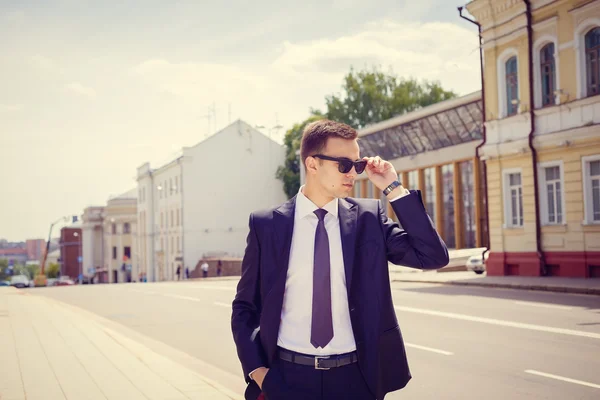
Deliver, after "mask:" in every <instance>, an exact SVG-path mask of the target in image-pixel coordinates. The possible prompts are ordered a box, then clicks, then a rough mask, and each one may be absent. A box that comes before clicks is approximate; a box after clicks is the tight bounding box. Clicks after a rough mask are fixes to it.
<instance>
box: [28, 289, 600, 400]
mask: <svg viewBox="0 0 600 400" xmlns="http://www.w3.org/2000/svg"><path fill="white" fill-rule="evenodd" d="M236 284H237V281H236V280H206V281H192V282H169V283H157V284H140V283H133V284H120V285H89V286H88V285H84V286H72V287H52V288H36V289H27V290H30V291H31V292H30V293H31V294H36V295H43V296H48V297H52V298H54V299H57V300H60V301H62V302H65V303H68V304H70V305H74V306H77V307H81V308H83V309H85V310H88V311H90V312H91V313H93V314H94V315H95V318H97V319H98V321H99V322H101V323H103V324H105V325H106V326H108V327H110V328H111V329H118V330H120V331H121V332H122V333H126V334H128V335H129V336H130V337H132V338H135V339H136V340H138V341H140V342H142V343H144V344H146V345H148V346H149V347H150V348H152V349H153V350H154V351H156V352H159V353H161V354H163V355H167V356H169V357H171V358H173V359H174V360H176V361H178V362H180V363H182V364H184V365H186V366H188V367H189V368H192V369H194V370H195V371H197V372H198V373H201V374H203V375H205V376H207V377H209V378H211V379H214V380H217V381H219V382H220V383H222V384H224V385H226V386H227V387H229V388H231V389H232V390H236V391H238V392H239V393H242V392H243V389H244V387H245V384H244V382H243V378H242V374H241V368H240V365H239V361H238V359H237V356H236V352H235V347H234V343H233V339H232V336H231V330H230V317H231V301H232V299H233V296H234V293H235V285H236ZM392 287H393V289H394V290H393V293H394V304H395V306H396V310H397V315H398V319H399V321H400V326H401V329H402V332H403V335H404V338H405V341H406V343H407V346H408V348H407V352H408V357H409V363H410V366H411V370H412V374H413V379H412V380H411V382H410V383H409V384H408V386H407V387H406V388H405V389H404V390H402V391H400V392H395V393H393V394H390V395H389V396H387V397H386V399H391V400H396V399H503V400H504V399H561V400H563V399H599V398H600V297H597V296H583V295H569V294H561V293H540V292H527V291H516V290H508V289H506V290H505V289H485V288H470V287H453V286H441V285H431V284H415V283H394V284H393V286H392Z"/></svg>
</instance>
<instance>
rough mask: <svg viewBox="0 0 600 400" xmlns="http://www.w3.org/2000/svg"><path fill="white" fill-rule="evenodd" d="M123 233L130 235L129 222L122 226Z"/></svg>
mask: <svg viewBox="0 0 600 400" xmlns="http://www.w3.org/2000/svg"><path fill="white" fill-rule="evenodd" d="M123 233H131V224H129V222H125V223H124V224H123Z"/></svg>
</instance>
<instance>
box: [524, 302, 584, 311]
mask: <svg viewBox="0 0 600 400" xmlns="http://www.w3.org/2000/svg"><path fill="white" fill-rule="evenodd" d="M514 303H515V304H519V305H521V306H531V307H542V308H556V309H558V310H572V309H573V307H567V306H559V305H556V304H546V303H536V302H533V301H515V302H514Z"/></svg>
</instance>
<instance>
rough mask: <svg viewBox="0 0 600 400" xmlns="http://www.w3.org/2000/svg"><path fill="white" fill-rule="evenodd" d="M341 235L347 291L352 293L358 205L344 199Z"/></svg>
mask: <svg viewBox="0 0 600 400" xmlns="http://www.w3.org/2000/svg"><path fill="white" fill-rule="evenodd" d="M339 205H340V207H339V220H340V233H341V235H342V252H343V254H344V269H345V272H346V289H347V290H348V293H350V287H351V285H352V271H353V269H354V245H355V244H356V217H357V215H358V212H357V208H356V204H352V203H350V202H348V201H346V200H344V199H340V203H339Z"/></svg>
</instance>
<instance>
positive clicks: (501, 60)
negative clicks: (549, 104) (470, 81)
mask: <svg viewBox="0 0 600 400" xmlns="http://www.w3.org/2000/svg"><path fill="white" fill-rule="evenodd" d="M512 57H516V58H517V60H516V61H517V100H519V99H520V96H519V95H520V90H521V87H522V85H521V76H520V75H521V74H519V68H520V63H519V52H518V51H517V49H516V48H514V47H511V48H508V49H506V50H504V51H503V52H502V54H500V56H499V57H498V58H497V61H496V63H497V64H496V73H497V83H498V86H497V88H498V118H507V117H512V116H514V115H518V114H519V109H520V103H519V104H517V113H516V114H510V115H509V114H508V109H507V108H506V102H507V97H508V93H507V92H506V63H507V61H508V60H510V59H511V58H512Z"/></svg>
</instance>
